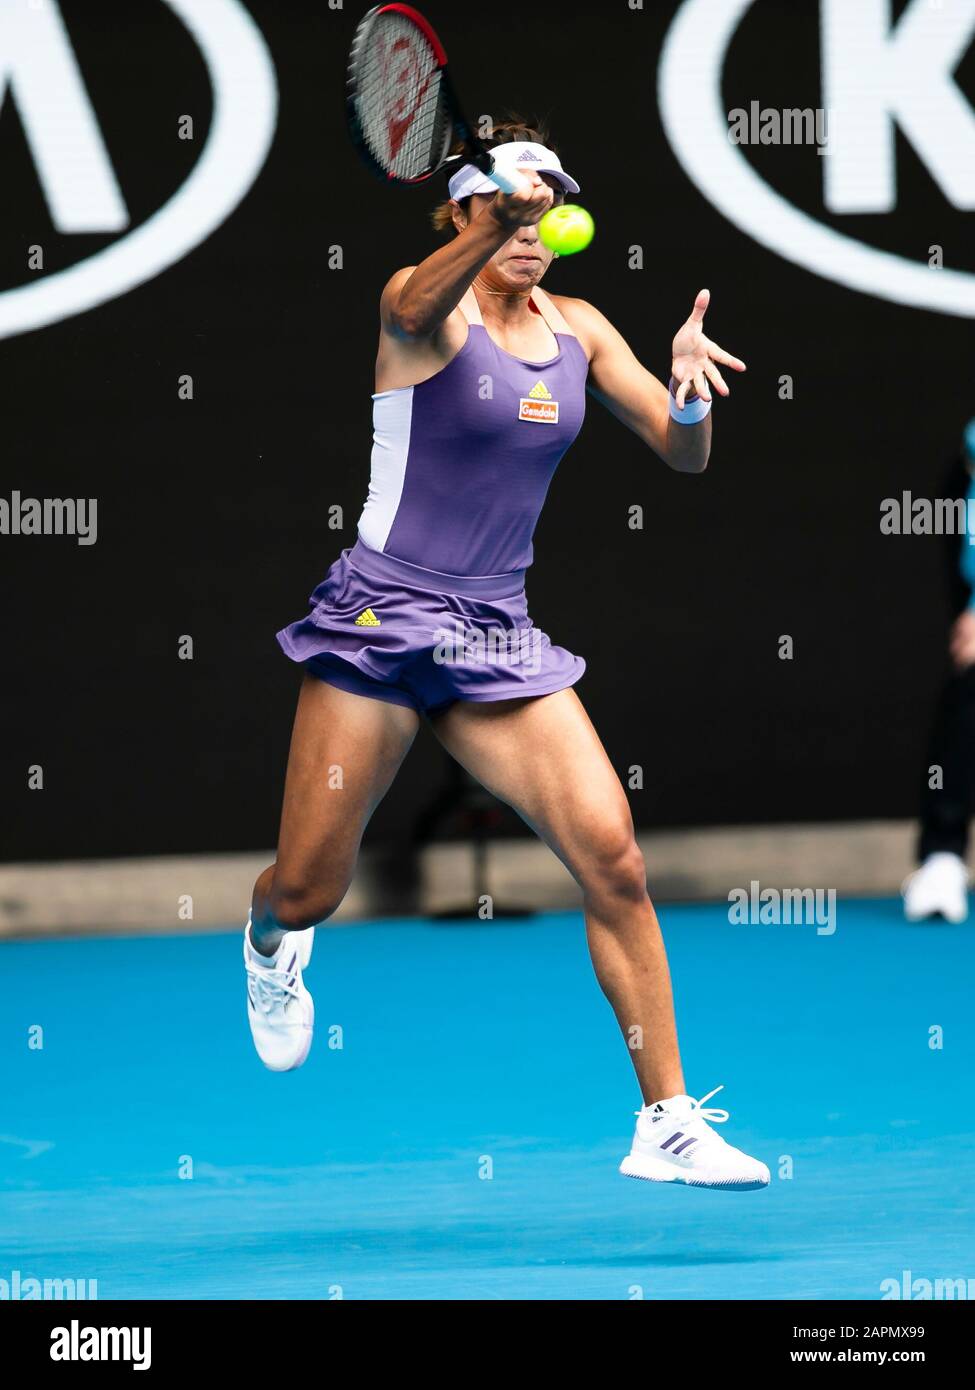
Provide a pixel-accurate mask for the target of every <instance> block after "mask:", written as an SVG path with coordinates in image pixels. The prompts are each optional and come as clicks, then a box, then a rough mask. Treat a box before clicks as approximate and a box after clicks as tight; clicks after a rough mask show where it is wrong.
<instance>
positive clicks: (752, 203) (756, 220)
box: [657, 0, 975, 318]
mask: <svg viewBox="0 0 975 1390" xmlns="http://www.w3.org/2000/svg"><path fill="white" fill-rule="evenodd" d="M753 3H754V0H685V3H684V4H683V5H682V6H681V8H680V9H679V10H678V11H677V14H676V15H675V16H674V19H673V22H672V23H671V26H670V29H669V30H668V31H667V34H666V37H665V39H664V43H663V47H662V49H661V53H660V64H659V67H658V71H657V100H658V104H659V107H660V115H661V121H662V123H663V127H664V132H665V134H666V136H667V139H668V141H669V143H670V146H671V149H672V150H673V151H674V154H675V155H676V156H677V158H678V159H679V160H680V162H681V166H682V168H683V170H684V172H685V173H686V174H687V176H688V178H689V179H690V180H691V182H692V183H693V184H694V185H695V186H696V187H697V189H698V190H699V191H700V192H701V193H702V194H703V195H704V197H705V198H707V200H708V202H709V203H711V204H712V205H713V206H714V207H716V208H717V209H718V211H719V212H721V213H722V214H723V215H724V216H725V217H727V218H728V220H729V221H730V222H732V223H734V225H735V226H736V227H739V228H740V229H741V230H742V231H743V232H747V234H748V235H749V236H750V237H752V238H753V239H754V240H755V241H757V242H758V243H759V244H760V245H762V246H764V247H766V248H767V249H768V250H769V251H774V252H775V254H776V255H778V256H782V257H783V258H784V259H785V260H788V261H792V262H793V263H794V264H795V265H798V266H801V267H802V268H803V269H804V270H811V271H813V272H814V273H815V274H817V275H821V276H822V277H823V278H824V279H827V280H833V281H835V282H836V283H837V284H841V285H845V286H846V287H847V288H848V289H852V290H859V291H860V292H861V293H865V294H873V295H876V296H877V297H878V298H881V299H888V300H891V301H893V303H895V304H905V305H909V306H910V307H911V308H915V309H934V310H937V311H938V312H939V313H942V314H953V315H955V316H957V317H960V318H975V275H973V274H971V273H969V272H968V271H963V270H948V269H933V268H931V267H928V266H926V265H922V264H921V263H920V262H918V261H911V260H908V259H907V258H906V257H904V256H898V255H895V254H893V253H892V252H890V251H881V250H880V249H879V248H878V247H872V246H870V245H868V244H867V243H866V242H863V241H857V240H856V239H855V238H854V237H849V236H846V235H844V233H842V232H837V231H834V229H833V228H832V227H828V226H826V225H825V223H822V222H817V221H816V219H815V218H814V217H811V216H809V214H808V213H805V212H803V211H802V210H801V209H800V208H797V207H795V205H794V204H792V203H790V202H789V201H788V200H787V199H786V198H783V197H782V195H781V194H779V193H777V192H776V191H775V190H774V189H773V188H770V187H769V185H768V184H767V183H765V181H764V180H763V179H761V178H760V177H759V175H758V174H757V173H756V172H755V170H754V169H753V168H752V166H751V165H750V164H749V163H748V160H747V159H746V158H745V156H744V154H742V152H741V149H740V147H738V146H736V145H733V144H732V143H731V141H730V140H729V139H728V116H727V112H725V111H724V110H722V104H721V75H722V73H723V71H724V64H725V58H726V55H727V51H728V46H729V44H730V43H731V39H732V37H733V35H734V32H735V30H736V29H737V28H738V25H739V24H740V23H741V20H742V18H743V17H744V15H745V12H746V11H747V10H748V9H749V8H750V7H751V5H752V4H753ZM709 80H710V88H709V87H708V82H709Z"/></svg>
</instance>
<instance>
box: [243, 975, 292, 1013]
mask: <svg viewBox="0 0 975 1390" xmlns="http://www.w3.org/2000/svg"><path fill="white" fill-rule="evenodd" d="M248 976H249V978H250V980H251V983H252V984H253V986H254V989H253V992H252V996H251V997H252V998H253V1000H254V1004H255V1007H256V1008H259V1009H260V1010H261V1012H262V1013H264V1014H269V1013H270V1012H271V1010H272V1009H273V1008H275V1007H276V1006H280V1007H281V1008H282V1009H283V1008H285V1007H286V1006H287V1003H288V1000H289V998H290V999H297V998H298V977H297V975H294V974H292V972H291V971H290V970H282V969H280V968H278V967H271V966H267V965H259V966H254V967H253V968H252V969H250V970H249V971H248Z"/></svg>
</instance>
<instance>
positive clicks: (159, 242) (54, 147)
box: [0, 0, 277, 338]
mask: <svg viewBox="0 0 975 1390" xmlns="http://www.w3.org/2000/svg"><path fill="white" fill-rule="evenodd" d="M144 3H146V4H150V3H158V4H165V5H166V6H168V8H169V9H170V10H172V11H173V13H174V14H175V15H176V16H177V18H178V19H179V20H180V21H181V23H182V24H183V26H184V27H185V29H186V30H187V31H188V33H189V34H190V36H191V38H192V39H193V41H194V43H195V44H196V46H197V48H198V49H199V50H200V53H201V55H202V57H203V60H204V62H205V64H206V67H207V72H208V75H209V79H210V86H211V89H212V95H213V116H212V120H211V123H210V130H209V133H208V136H207V140H206V144H205V146H204V148H203V150H202V152H201V154H200V156H199V158H198V159H197V161H196V164H195V165H194V167H193V169H192V171H191V172H190V174H189V176H188V177H187V179H186V180H185V182H184V183H183V184H182V186H181V187H180V188H179V189H177V191H176V193H174V194H173V196H172V197H171V198H170V199H169V200H168V202H166V203H165V204H164V205H163V206H162V207H160V208H159V209H158V210H157V211H156V212H155V213H153V215H152V216H151V217H149V218H148V219H147V220H146V221H145V222H143V223H142V224H141V225H140V226H138V227H137V228H135V229H134V230H131V231H129V230H128V227H129V214H128V210H127V207H126V203H125V191H124V189H123V188H121V187H120V186H119V183H118V180H117V178H116V175H115V171H114V169H113V167H112V162H111V159H110V156H109V153H108V150H109V146H110V144H111V138H110V135H111V133H110V132H109V138H108V140H106V136H105V133H103V131H102V129H101V126H100V124H99V120H98V115H97V106H96V103H95V102H94V101H93V99H92V95H91V94H90V93H89V90H88V86H87V83H86V80H85V74H84V72H83V70H82V68H81V65H80V63H79V61H78V57H77V55H76V53H75V50H74V48H73V46H72V43H71V37H70V34H69V32H68V30H67V28H66V26H65V23H64V19H63V17H62V15H61V11H60V9H59V7H58V5H57V4H56V3H55V0H38V3H36V4H30V5H29V4H27V3H25V0H0V103H6V102H13V103H14V104H15V105H16V107H17V114H18V116H19V118H20V123H21V126H22V128H23V131H24V136H25V138H26V142H27V146H28V149H29V152H30V155H31V158H32V159H33V163H34V167H35V169H36V171H37V177H38V180H39V183H40V185H41V188H42V190H43V193H44V197H45V200H46V202H47V206H48V208H49V210H50V215H51V222H52V224H53V228H54V230H55V232H57V233H59V234H60V235H71V234H72V233H74V234H77V233H91V232H102V233H118V234H119V236H118V238H117V239H116V240H115V241H113V242H112V243H111V244H110V245H109V246H107V247H105V248H104V249H102V250H100V251H98V252H96V253H95V254H94V255H92V256H89V257H87V258H86V259H85V260H83V261H79V262H77V263H76V264H74V265H72V266H69V267H68V268H67V269H65V270H62V271H59V272H56V273H52V274H50V275H42V276H40V277H38V278H36V279H34V280H32V281H31V282H30V283H28V284H23V285H18V286H16V287H15V288H13V289H9V290H6V291H4V292H2V293H0V338H4V337H9V336H11V335H12V334H15V333H24V332H26V331H28V330H30V329H35V328H42V327H44V326H45V325H46V324H50V323H55V322H57V321H58V320H59V319H63V318H68V317H70V316H71V315H73V314H80V313H84V312H85V311H86V310H88V309H91V308H94V307H95V306H96V305H98V304H103V303H105V302H106V301H107V300H109V299H114V298H116V297H117V296H118V295H121V294H125V293H127V292H128V291H129V290H131V289H134V288H135V287H136V286H137V285H141V284H143V283H144V282H145V281H146V280H150V279H152V278H153V277H154V276H156V275H158V274H159V273H160V272H161V271H163V270H166V269H168V267H170V266H172V265H174V264H175V263H176V262H177V261H179V260H181V259H182V258H183V257H184V256H185V255H187V253H188V252H190V251H191V250H192V249H193V248H194V247H195V246H198V245H199V244H200V242H202V241H204V240H205V239H206V238H207V237H208V236H209V235H210V233H211V232H213V231H214V230H215V229H216V228H217V227H219V226H220V224H221V223H222V222H224V221H225V220H226V218H227V217H228V216H229V215H230V214H231V213H232V212H233V210H234V208H236V207H237V205H238V203H239V202H240V201H241V199H242V198H243V197H244V195H245V194H246V192H247V191H248V189H249V188H250V187H251V185H252V183H253V182H254V180H255V178H256V177H257V175H258V173H259V172H260V170H261V168H262V166H263V164H264V160H265V158H266V157H267V152H268V150H269V148H270V145H271V140H272V138H273V135H274V129H275V124H276V120H277V82H276V80H275V74H274V66H273V64H272V62H271V57H270V54H269V53H268V50H267V47H266V45H265V43H264V40H263V38H262V36H261V34H260V31H259V30H258V28H257V26H256V25H255V23H254V21H253V19H252V18H251V16H250V14H249V13H248V12H247V10H246V9H245V8H244V6H243V4H241V3H240V0H144ZM131 61H132V62H133V63H136V64H137V63H139V62H140V55H139V54H138V53H132V55H131Z"/></svg>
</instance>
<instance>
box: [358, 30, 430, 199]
mask: <svg viewBox="0 0 975 1390" xmlns="http://www.w3.org/2000/svg"><path fill="white" fill-rule="evenodd" d="M356 106H357V108H358V118H359V125H360V128H361V130H362V133H363V137H364V138H365V140H366V142H367V144H368V146H369V149H370V151H371V153H372V155H373V158H374V159H376V160H377V161H378V163H379V164H381V165H382V167H383V168H384V169H385V170H386V171H387V173H389V174H390V175H391V176H392V177H394V178H398V179H416V178H420V177H421V176H422V175H423V174H425V173H427V172H429V171H430V170H432V169H435V168H437V167H438V166H439V165H440V163H441V162H442V160H443V157H444V155H445V154H446V147H447V144H448V142H449V139H450V121H449V119H448V116H447V112H446V109H445V103H444V101H443V93H442V90H441V71H440V66H439V64H438V63H437V61H436V58H435V56H434V54H433V50H432V49H431V48H430V46H429V44H427V43H426V41H425V39H424V38H423V36H422V35H421V34H420V33H419V31H418V30H417V28H416V26H415V25H414V24H412V23H411V22H410V21H409V20H407V19H404V18H402V17H400V16H397V15H389V16H383V21H382V23H380V24H377V25H375V26H374V28H373V31H372V32H371V33H370V36H369V45H368V48H367V50H366V51H365V52H364V53H362V54H360V68H359V73H358V82H357V93H356Z"/></svg>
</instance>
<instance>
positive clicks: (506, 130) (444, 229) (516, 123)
mask: <svg viewBox="0 0 975 1390" xmlns="http://www.w3.org/2000/svg"><path fill="white" fill-rule="evenodd" d="M478 133H479V134H480V132H478ZM516 140H523V141H528V142H530V143H532V144H535V145H545V146H546V147H547V148H548V149H550V150H552V151H553V153H554V154H558V150H557V149H556V148H555V146H554V145H553V144H552V142H551V140H550V139H549V135H548V131H547V130H546V128H545V126H544V124H543V123H542V122H536V123H535V124H534V125H530V124H529V123H528V122H527V121H525V120H523V119H522V118H521V116H516V115H515V114H514V113H513V112H509V113H508V115H507V117H506V118H505V119H504V120H503V121H495V123H494V125H493V126H492V127H491V134H490V135H482V136H481V141H482V143H483V144H485V145H486V146H487V147H488V149H489V150H490V149H493V148H494V146H495V145H510V144H511V143H512V142H513V141H516ZM463 148H464V147H463V145H462V144H460V143H458V144H457V145H455V146H454V148H453V150H451V154H459V153H460V152H461V150H462V149H463ZM457 168H458V165H456V164H454V165H452V166H450V173H451V175H452V174H454V173H456V172H457ZM448 177H449V176H448ZM470 205H471V200H470V198H469V197H467V198H461V200H460V206H461V208H463V210H464V212H465V213H466V212H467V211H468V209H469V208H470ZM452 212H453V210H452V208H451V206H450V199H449V198H445V199H444V200H443V202H442V203H438V204H437V206H436V207H435V208H434V210H433V212H432V213H431V214H430V221H431V222H432V223H433V229H434V231H436V232H440V234H441V235H442V236H451V235H454V236H455V235H456V234H457V228H456V227H455V226H454V222H453V216H452Z"/></svg>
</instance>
